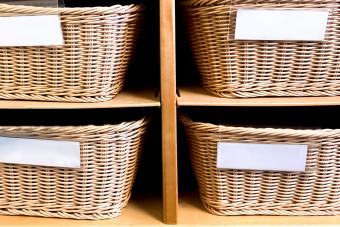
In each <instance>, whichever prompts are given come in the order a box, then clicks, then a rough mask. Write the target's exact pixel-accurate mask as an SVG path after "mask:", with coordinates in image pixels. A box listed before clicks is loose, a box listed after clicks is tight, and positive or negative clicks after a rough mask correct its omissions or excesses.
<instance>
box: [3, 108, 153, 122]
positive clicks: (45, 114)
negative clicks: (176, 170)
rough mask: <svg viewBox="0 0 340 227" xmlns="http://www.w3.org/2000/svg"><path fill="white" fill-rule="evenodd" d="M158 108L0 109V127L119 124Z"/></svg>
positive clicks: (138, 118) (133, 119) (151, 113)
mask: <svg viewBox="0 0 340 227" xmlns="http://www.w3.org/2000/svg"><path fill="white" fill-rule="evenodd" d="M157 111H158V108H112V109H24V110H20V109H19V110H13V109H8V110H6V109H2V110H1V111H0V126H82V125H105V124H119V123H122V122H124V121H135V120H140V119H142V118H143V117H152V115H154V114H157Z"/></svg>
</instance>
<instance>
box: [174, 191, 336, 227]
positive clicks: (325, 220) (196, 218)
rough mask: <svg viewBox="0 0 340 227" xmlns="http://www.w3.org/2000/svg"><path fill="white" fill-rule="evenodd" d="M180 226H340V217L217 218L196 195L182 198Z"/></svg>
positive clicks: (179, 212) (179, 216)
mask: <svg viewBox="0 0 340 227" xmlns="http://www.w3.org/2000/svg"><path fill="white" fill-rule="evenodd" d="M178 224H180V225H226V224H228V225H238V226H244V225H318V226H319V225H340V216H307V217H306V216H297V217H296V216H216V215H213V214H210V213H208V212H207V211H206V210H205V209H204V207H203V206H202V203H201V201H200V199H199V197H198V196H197V195H196V194H194V195H185V196H183V197H180V200H179V211H178Z"/></svg>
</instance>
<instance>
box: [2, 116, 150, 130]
mask: <svg viewBox="0 0 340 227" xmlns="http://www.w3.org/2000/svg"><path fill="white" fill-rule="evenodd" d="M149 122H150V117H142V118H141V119H139V120H132V121H123V122H122V123H118V124H105V125H93V124H90V125H80V126H79V125H78V126H72V125H70V126H0V130H1V129H6V130H13V131H15V130H17V129H19V128H20V129H32V130H33V129H34V131H39V130H46V129H50V130H53V131H65V130H68V131H70V132H72V131H73V130H75V131H76V130H79V129H81V130H82V132H83V133H86V132H96V133H100V132H99V131H102V132H106V131H107V130H115V131H123V130H126V129H127V128H130V129H135V128H139V127H143V126H145V125H147V124H148V123H149Z"/></svg>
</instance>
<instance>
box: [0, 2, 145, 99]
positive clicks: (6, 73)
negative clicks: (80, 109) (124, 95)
mask: <svg viewBox="0 0 340 227" xmlns="http://www.w3.org/2000/svg"><path fill="white" fill-rule="evenodd" d="M142 10H143V9H142V6H140V5H126V6H120V5H117V6H112V7H97V8H60V9H55V8H42V7H30V6H13V5H5V4H0V15H8V14H10V15H13V14H15V15H31V14H53V13H60V17H61V23H62V30H63V35H64V43H65V45H64V46H60V47H4V48H0V98H1V99H21V100H41V101H68V102H98V101H107V100H110V99H112V98H113V97H114V96H115V95H116V94H117V93H118V92H119V91H121V89H122V87H123V84H124V77H125V74H126V72H127V68H128V64H129V61H130V59H131V55H132V53H133V50H134V46H135V44H136V38H137V35H138V31H139V27H140V21H141V14H142Z"/></svg>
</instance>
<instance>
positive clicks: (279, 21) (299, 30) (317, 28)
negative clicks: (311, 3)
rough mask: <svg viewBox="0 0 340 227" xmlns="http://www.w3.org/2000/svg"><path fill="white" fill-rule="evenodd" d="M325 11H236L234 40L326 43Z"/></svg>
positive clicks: (326, 10)
mask: <svg viewBox="0 0 340 227" xmlns="http://www.w3.org/2000/svg"><path fill="white" fill-rule="evenodd" d="M328 16H329V10H328V9H259V8H258V9H238V10H237V19H236V29H235V39H237V40H288V41H290V40H296V41H298V40H301V41H323V40H325V35H326V29H327V23H328Z"/></svg>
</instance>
